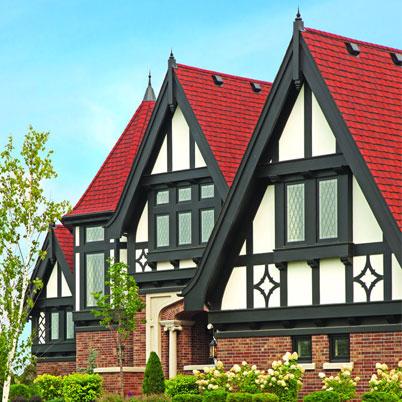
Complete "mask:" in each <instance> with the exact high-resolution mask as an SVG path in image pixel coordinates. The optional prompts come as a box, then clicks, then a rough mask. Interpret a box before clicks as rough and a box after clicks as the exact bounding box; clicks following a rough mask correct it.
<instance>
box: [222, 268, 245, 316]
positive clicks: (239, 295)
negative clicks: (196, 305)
mask: <svg viewBox="0 0 402 402" xmlns="http://www.w3.org/2000/svg"><path fill="white" fill-rule="evenodd" d="M246 307H247V277H246V267H235V268H233V271H232V273H231V275H230V278H229V280H228V282H227V284H226V288H225V291H224V293H223V298H222V307H221V309H222V310H236V309H243V308H246Z"/></svg>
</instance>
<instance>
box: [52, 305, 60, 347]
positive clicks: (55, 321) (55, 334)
mask: <svg viewBox="0 0 402 402" xmlns="http://www.w3.org/2000/svg"><path fill="white" fill-rule="evenodd" d="M50 339H51V340H52V341H55V340H57V339H59V313H58V312H57V313H56V312H53V313H51V314H50Z"/></svg>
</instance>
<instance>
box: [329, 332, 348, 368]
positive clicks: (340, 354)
mask: <svg viewBox="0 0 402 402" xmlns="http://www.w3.org/2000/svg"><path fill="white" fill-rule="evenodd" d="M329 349H330V360H331V362H348V361H349V349H350V340H349V335H348V334H342V335H331V336H330V338H329Z"/></svg>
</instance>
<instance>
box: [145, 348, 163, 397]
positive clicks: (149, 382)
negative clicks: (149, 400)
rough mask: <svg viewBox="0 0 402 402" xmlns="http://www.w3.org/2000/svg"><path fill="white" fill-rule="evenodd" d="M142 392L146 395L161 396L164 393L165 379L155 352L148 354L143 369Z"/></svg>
mask: <svg viewBox="0 0 402 402" xmlns="http://www.w3.org/2000/svg"><path fill="white" fill-rule="evenodd" d="M142 392H143V393H144V394H145V395H147V394H163V393H164V392H165V377H164V376H163V370H162V364H161V361H160V360H159V357H158V355H157V354H156V353H155V352H151V353H150V354H149V358H148V361H147V366H146V367H145V373H144V381H143V383H142Z"/></svg>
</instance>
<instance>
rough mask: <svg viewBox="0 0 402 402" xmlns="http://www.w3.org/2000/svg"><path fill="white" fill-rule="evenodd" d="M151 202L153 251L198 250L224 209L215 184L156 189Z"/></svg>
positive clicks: (151, 245) (151, 247)
mask: <svg viewBox="0 0 402 402" xmlns="http://www.w3.org/2000/svg"><path fill="white" fill-rule="evenodd" d="M148 200H149V206H150V207H149V214H150V216H149V219H150V228H151V231H153V232H152V233H150V250H151V252H152V250H158V249H161V250H160V251H161V252H164V251H167V249H168V248H181V247H183V248H189V247H197V246H199V245H201V244H203V243H206V242H207V241H208V239H209V236H210V234H211V232H212V229H213V227H214V224H215V217H216V212H217V211H218V208H220V200H219V199H217V198H216V197H215V186H214V184H212V183H203V182H201V183H191V184H189V183H188V182H182V183H180V184H178V186H177V187H173V186H171V187H170V188H169V189H166V188H161V189H156V190H155V191H154V192H152V193H151V194H150V197H149V199H148ZM158 251H159V250H158Z"/></svg>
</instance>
